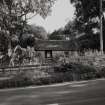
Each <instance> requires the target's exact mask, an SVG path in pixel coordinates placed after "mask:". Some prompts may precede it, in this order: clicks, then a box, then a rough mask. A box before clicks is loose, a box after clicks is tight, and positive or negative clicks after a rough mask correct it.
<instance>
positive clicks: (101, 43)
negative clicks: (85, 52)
mask: <svg viewBox="0 0 105 105" xmlns="http://www.w3.org/2000/svg"><path fill="white" fill-rule="evenodd" d="M99 1H100V51H101V54H103V53H104V52H103V22H102V17H103V15H102V12H103V10H102V0H99Z"/></svg>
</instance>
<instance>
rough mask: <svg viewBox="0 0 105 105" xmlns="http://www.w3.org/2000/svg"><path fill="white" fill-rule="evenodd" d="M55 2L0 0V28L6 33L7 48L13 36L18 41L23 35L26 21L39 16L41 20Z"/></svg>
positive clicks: (51, 0)
mask: <svg viewBox="0 0 105 105" xmlns="http://www.w3.org/2000/svg"><path fill="white" fill-rule="evenodd" d="M55 1H56V0H1V1H0V14H1V15H0V23H1V25H0V28H1V30H4V31H5V32H8V33H9V35H8V38H9V44H8V45H9V46H8V47H9V48H10V49H11V39H12V36H13V35H14V34H17V35H18V37H19V39H20V38H21V36H22V34H23V33H24V27H25V25H26V24H27V20H28V19H29V18H31V17H29V16H28V14H29V13H33V14H34V16H35V15H37V14H39V15H41V16H42V17H43V18H46V16H47V15H49V13H50V12H51V7H52V5H53V4H54V2H55Z"/></svg>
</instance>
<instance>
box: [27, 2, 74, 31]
mask: <svg viewBox="0 0 105 105" xmlns="http://www.w3.org/2000/svg"><path fill="white" fill-rule="evenodd" d="M74 10H75V9H74V7H73V6H72V5H71V4H70V0H57V1H56V2H55V4H54V6H53V7H52V13H51V15H50V16H48V17H47V18H46V19H43V18H42V17H41V16H39V15H37V16H35V17H33V18H32V19H30V20H29V21H28V24H30V25H31V24H32V25H33V24H35V25H38V26H42V27H44V28H45V30H46V31H47V32H53V31H54V30H57V29H59V28H62V27H64V26H65V25H66V24H67V22H68V21H69V20H72V19H73V16H74V15H73V14H74Z"/></svg>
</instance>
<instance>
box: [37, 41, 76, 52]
mask: <svg viewBox="0 0 105 105" xmlns="http://www.w3.org/2000/svg"><path fill="white" fill-rule="evenodd" d="M36 43H37V48H35V50H38V51H45V50H52V51H74V50H76V44H75V43H74V42H71V41H70V40H37V41H36Z"/></svg>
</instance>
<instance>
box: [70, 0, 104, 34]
mask: <svg viewBox="0 0 105 105" xmlns="http://www.w3.org/2000/svg"><path fill="white" fill-rule="evenodd" d="M70 1H71V3H73V4H74V6H75V8H76V11H75V16H76V28H77V29H78V30H79V31H82V32H83V31H84V32H86V33H91V32H92V29H93V28H99V17H100V0H70ZM104 4H105V1H103V12H104V10H105V6H104ZM102 15H103V13H102Z"/></svg>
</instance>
